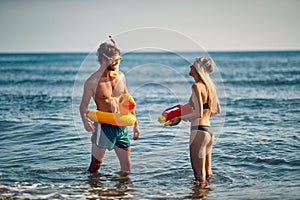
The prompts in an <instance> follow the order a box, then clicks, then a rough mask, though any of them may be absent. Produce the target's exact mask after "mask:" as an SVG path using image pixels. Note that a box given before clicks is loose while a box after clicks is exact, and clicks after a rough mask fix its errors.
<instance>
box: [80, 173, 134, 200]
mask: <svg viewBox="0 0 300 200" xmlns="http://www.w3.org/2000/svg"><path fill="white" fill-rule="evenodd" d="M88 182H89V185H90V187H91V188H90V189H88V190H87V191H86V192H85V197H86V198H87V199H94V198H101V199H102V198H105V199H132V198H133V197H132V194H131V193H133V192H135V190H134V189H132V188H130V186H131V185H132V181H131V179H130V177H129V174H124V173H122V172H119V173H117V174H116V175H111V174H101V173H95V174H91V175H90V176H89V177H88Z"/></svg>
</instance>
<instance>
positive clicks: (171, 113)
mask: <svg viewBox="0 0 300 200" xmlns="http://www.w3.org/2000/svg"><path fill="white" fill-rule="evenodd" d="M192 112H193V108H191V107H190V105H189V103H187V104H184V105H181V104H178V105H176V106H173V107H171V108H167V109H166V110H164V111H163V112H162V114H161V116H160V117H159V118H158V122H159V123H161V124H162V123H164V125H165V126H170V125H171V124H172V122H171V121H170V120H172V119H174V118H175V117H179V116H183V115H187V114H190V113H192Z"/></svg>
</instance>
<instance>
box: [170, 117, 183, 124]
mask: <svg viewBox="0 0 300 200" xmlns="http://www.w3.org/2000/svg"><path fill="white" fill-rule="evenodd" d="M180 121H181V118H180V117H174V119H172V120H171V122H172V124H171V126H176V125H177V124H179V123H180Z"/></svg>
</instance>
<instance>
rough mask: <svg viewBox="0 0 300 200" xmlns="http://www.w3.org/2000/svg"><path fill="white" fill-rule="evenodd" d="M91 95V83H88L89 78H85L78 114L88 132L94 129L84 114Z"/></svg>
mask: <svg viewBox="0 0 300 200" xmlns="http://www.w3.org/2000/svg"><path fill="white" fill-rule="evenodd" d="M92 95H93V90H92V87H91V83H90V80H87V81H86V82H85V84H84V90H83V95H82V99H81V103H80V107H79V111H80V116H81V119H82V123H83V125H84V128H85V130H86V131H88V132H94V131H95V127H94V125H93V123H92V122H91V121H90V120H89V119H88V117H87V116H86V114H87V112H88V106H89V103H90V100H91V97H92Z"/></svg>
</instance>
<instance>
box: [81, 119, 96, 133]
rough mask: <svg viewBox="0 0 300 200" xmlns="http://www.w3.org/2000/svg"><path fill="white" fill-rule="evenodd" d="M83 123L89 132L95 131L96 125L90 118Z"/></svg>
mask: <svg viewBox="0 0 300 200" xmlns="http://www.w3.org/2000/svg"><path fill="white" fill-rule="evenodd" d="M83 124H84V128H85V130H86V131H87V132H95V126H94V125H93V123H92V122H91V121H90V120H88V119H85V120H84V122H83Z"/></svg>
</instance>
